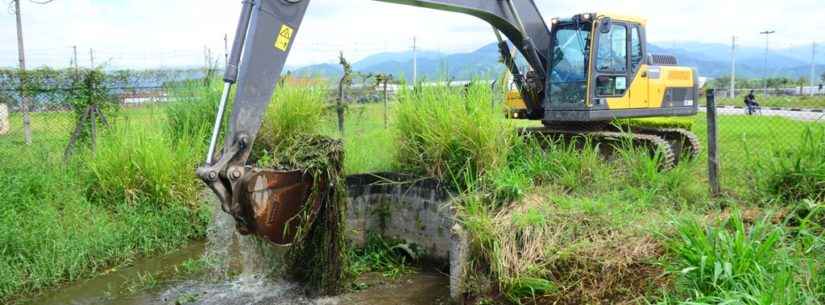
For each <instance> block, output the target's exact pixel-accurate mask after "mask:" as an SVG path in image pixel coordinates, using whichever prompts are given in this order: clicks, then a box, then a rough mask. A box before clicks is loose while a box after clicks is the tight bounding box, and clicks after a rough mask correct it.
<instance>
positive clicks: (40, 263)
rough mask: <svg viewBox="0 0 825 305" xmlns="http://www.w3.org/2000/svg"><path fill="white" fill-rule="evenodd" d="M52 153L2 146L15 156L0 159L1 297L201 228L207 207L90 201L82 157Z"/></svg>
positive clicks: (177, 240)
mask: <svg viewBox="0 0 825 305" xmlns="http://www.w3.org/2000/svg"><path fill="white" fill-rule="evenodd" d="M55 155H57V154H52V153H51V152H49V151H45V150H42V149H41V148H39V147H36V146H35V147H33V148H32V150H31V151H30V153H27V154H23V155H20V154H13V153H11V152H10V151H8V150H5V151H4V150H2V149H0V159H3V160H13V162H0V185H2V186H3V191H0V202H4V203H10V204H7V205H5V206H4V208H3V209H0V241H2V242H0V244H2V246H0V303H4V301H7V300H12V299H13V298H14V297H15V296H17V295H20V294H22V293H30V292H35V291H38V290H41V289H44V288H47V287H51V286H54V285H57V284H59V283H65V282H67V281H74V280H78V279H82V278H86V277H89V276H92V275H94V274H95V273H96V272H99V271H101V270H104V269H105V268H109V267H111V266H116V265H118V264H122V263H124V262H126V261H128V260H130V259H133V258H134V257H136V256H138V255H141V254H152V253H156V252H158V251H168V250H171V249H175V248H176V247H179V246H181V245H183V244H185V243H188V242H189V240H191V239H193V238H198V237H202V236H204V234H205V228H206V224H207V223H208V220H209V215H210V214H211V212H210V208H211V207H209V206H207V205H194V203H193V204H191V205H183V204H177V205H170V206H165V207H163V208H158V207H157V206H156V205H154V204H148V203H144V202H132V203H126V202H123V201H118V200H117V198H98V200H94V201H93V200H91V199H90V198H88V196H87V195H88V194H86V193H84V190H85V189H87V187H88V186H87V185H86V182H88V181H91V180H94V179H95V177H92V176H90V175H91V173H90V172H89V171H88V170H87V169H86V168H85V164H83V163H81V162H78V163H73V164H69V165H68V166H63V165H62V164H60V163H59V162H60V161H58V160H55V159H56V158H53V157H56V156H55ZM78 161H80V160H78ZM118 174H119V175H122V176H125V175H132V174H133V173H131V172H123V173H118ZM188 175H189V176H190V177H192V172H191V171H189V172H188ZM11 203H13V204H11ZM12 303H13V301H12ZM4 304H5V303H4Z"/></svg>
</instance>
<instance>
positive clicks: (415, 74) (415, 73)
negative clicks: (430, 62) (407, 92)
mask: <svg viewBox="0 0 825 305" xmlns="http://www.w3.org/2000/svg"><path fill="white" fill-rule="evenodd" d="M417 52H418V50H417V46H416V40H415V36H413V86H415V84H416V82H418V53H417Z"/></svg>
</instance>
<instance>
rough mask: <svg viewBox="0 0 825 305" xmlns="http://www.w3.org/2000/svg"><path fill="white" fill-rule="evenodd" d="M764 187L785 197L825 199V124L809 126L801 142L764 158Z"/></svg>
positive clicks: (776, 194)
mask: <svg viewBox="0 0 825 305" xmlns="http://www.w3.org/2000/svg"><path fill="white" fill-rule="evenodd" d="M759 167H760V169H761V171H762V173H761V175H760V176H761V177H762V179H761V180H762V183H763V184H764V189H765V190H766V191H767V192H768V193H769V194H771V195H774V196H776V197H778V198H779V199H780V200H784V201H794V202H797V201H801V200H804V199H809V200H814V201H825V128H808V129H806V130H805V132H804V133H803V134H802V141H801V142H800V143H799V145H797V146H795V147H792V148H790V149H787V150H781V151H779V152H778V153H776V154H775V155H774V156H773V158H770V159H767V160H761V163H760V164H759Z"/></svg>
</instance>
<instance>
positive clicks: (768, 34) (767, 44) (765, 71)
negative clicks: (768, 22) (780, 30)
mask: <svg viewBox="0 0 825 305" xmlns="http://www.w3.org/2000/svg"><path fill="white" fill-rule="evenodd" d="M773 33H776V31H774V30H766V31H762V32H759V34H762V35H765V66H764V68H763V71H762V77H764V78H765V96H767V95H768V51H769V50H770V41H771V39H770V37H771V34H773Z"/></svg>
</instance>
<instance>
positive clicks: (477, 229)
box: [0, 87, 825, 304]
mask: <svg viewBox="0 0 825 305" xmlns="http://www.w3.org/2000/svg"><path fill="white" fill-rule="evenodd" d="M431 90H433V91H427V90H425V91H426V92H425V93H423V95H414V94H410V93H407V95H403V94H402V96H401V97H400V101H394V102H392V103H391V104H390V106H389V113H387V117H388V118H389V120H388V126H387V127H386V128H385V126H384V116H385V114H384V107H383V105H382V104H370V105H351V106H350V107H349V108H348V111H347V114H346V120H345V134H344V137H343V140H344V145H345V154H346V156H345V158H346V159H345V171H346V173H348V174H354V173H365V172H376V171H393V170H400V169H403V170H407V171H413V172H416V173H421V174H433V175H441V176H440V178H442V179H445V180H448V181H452V183H453V184H454V185H455V187H456V188H457V190H459V191H460V193H461V194H462V196H461V198H460V199H459V201H458V202H459V203H458V206H457V209H458V210H459V218H460V219H459V220H460V221H461V222H462V223H463V225H464V226H465V228H466V229H467V230H468V232H469V233H470V234H471V242H472V245H473V249H474V250H473V263H474V265H475V266H478V268H479V270H478V272H473V281H472V283H471V284H472V285H471V287H469V288H470V290H471V292H472V293H474V294H475V295H476V296H478V300H479V302H481V303H483V302H488V303H486V304H494V303H496V302H505V303H507V302H512V303H518V302H531V301H536V303H538V304H616V303H623V304H637V303H642V304H644V303H657V304H680V303H685V302H690V304H719V303H729V304H819V303H823V302H825V259H823V258H824V257H825V238H823V236H822V234H823V233H824V232H825V230H823V228H822V225H825V221H823V219H825V214H823V213H825V202H823V197H822V196H823V195H822V193H817V190H820V191H821V190H822V189H825V188H823V186H825V177H823V172H824V171H825V131H823V130H822V129H823V128H825V127H823V125H822V124H821V123H803V122H797V121H792V120H788V119H782V118H772V117H764V116H760V117H745V116H722V117H720V118H719V133H720V134H719V139H720V140H719V147H720V150H721V151H720V154H721V166H722V184H723V190H724V192H723V194H722V196H720V197H718V198H712V197H711V196H709V195H708V186H707V174H706V168H707V166H706V157H705V156H704V155H703V157H702V158H700V159H699V160H696V161H693V162H686V163H683V164H681V165H679V166H677V167H676V168H675V169H673V170H671V171H667V172H660V171H658V170H657V168H656V160H655V159H654V158H651V157H649V156H647V154H645V153H643V152H640V151H636V150H634V149H632V148H628V147H622V148H620V154H619V156H618V157H616V158H615V160H610V161H606V160H603V159H602V158H601V157H600V156H599V154H598V152H597V151H596V150H595V149H594V148H589V149H585V150H583V151H582V150H578V149H575V148H573V147H569V146H565V145H563V144H559V143H555V144H550V145H546V144H545V145H541V146H540V145H538V144H537V143H534V142H530V141H521V140H518V139H517V138H515V137H513V136H511V134H514V133H512V131H513V130H515V128H517V126H523V124H525V123H524V122H507V121H503V119H502V116H501V115H500V113H501V112H500V110H491V109H489V102H488V101H489V99H488V98H487V96H488V95H489V92H485V91H484V90H489V89H484V88H481V87H479V88H473V89H471V91H470V93H466V94H465V95H462V93H460V92H453V91H452V90H450V89H446V88H433V89H431ZM214 100H215V93H214V90H205V93H204V94H203V95H201V96H198V97H197V98H196V99H194V100H192V101H190V103H192V104H187V105H180V104H177V105H165V106H156V107H145V108H135V109H126V110H123V111H121V112H120V113H119V114H118V115H117V116H116V117H114V118H112V121H113V125H114V128H113V129H112V130H108V131H105V132H102V136H101V139H100V142H99V143H98V150H97V153H96V155H93V154H92V153H91V152H90V151H87V150H81V151H80V153H79V155H78V156H76V157H75V159H73V160H74V161H73V162H71V163H69V164H68V165H63V164H62V161H61V156H62V150H63V148H64V147H63V146H64V145H65V141H66V139H67V138H68V133H69V131H70V130H71V127H70V126H71V125H72V124H71V120H72V117H71V114H68V113H61V114H48V115H47V114H35V115H34V117H33V127H34V128H33V130H34V139H35V141H34V144H33V145H32V146H30V147H26V146H24V145H22V130H21V129H20V124H21V120H20V118H19V117H12V124H13V127H12V134H10V135H7V136H0V160H3V162H0V181H2V183H0V185H3V186H4V190H3V192H0V202H11V203H14V204H13V205H12V206H11V208H8V209H4V210H3V211H2V214H0V240H2V241H4V242H5V241H8V242H7V243H6V245H8V246H5V245H4V246H3V247H0V300H2V299H4V298H9V297H13V296H15V295H19V294H21V293H27V292H33V291H38V290H40V289H43V288H45V287H50V286H54V285H58V284H60V283H65V282H67V281H73V280H77V279H80V278H85V277H89V276H93V275H94V274H96V273H98V272H101V271H105V270H106V269H107V268H110V267H112V266H116V265H119V264H123V263H126V262H128V261H129V260H131V259H133V258H134V257H135V256H137V255H145V254H154V253H158V252H162V251H165V250H169V249H173V248H175V247H178V246H180V245H182V244H184V243H186V242H187V241H188V240H191V239H198V238H202V237H203V236H204V229H205V226H206V224H207V223H208V219H207V217H206V215H208V213H209V210H210V207H206V206H204V205H203V204H200V201H199V200H198V197H197V196H198V194H199V193H200V191H201V189H202V187H201V186H200V184H199V182H198V181H196V179H195V178H194V175H193V174H192V173H193V171H194V168H195V166H196V165H197V164H198V162H200V160H201V159H202V156H201V155H202V154H203V151H205V149H204V147H205V143H204V142H205V141H204V139H205V137H204V134H205V132H208V127H209V125H211V120H210V119H209V117H210V115H211V112H210V111H211V110H209V108H210V107H212V106H211V105H212V104H211V103H214ZM479 101H484V102H479ZM481 104H483V107H482V106H481ZM457 105H458V106H457ZM320 120H321V121H320V122H321V123H320V124H321V126H319V127H318V128H317V130H318V131H319V132H321V133H323V134H325V135H329V136H333V137H338V135H339V133H338V130H337V127H336V126H337V124H336V119H335V115H334V114H333V113H329V112H328V113H325V114H323V115H322V116H321V117H320ZM680 120H685V121H686V122H685V123H684V124H686V125H692V129H693V130H694V132H696V133H697V134H698V135H700V137H701V138H702V140H703V143H705V138H706V137H705V133H706V129H707V124H706V121H705V119H704V118H703V117H696V118H687V119H680ZM56 121H67V122H69V124H56V123H54V122H56ZM527 124H530V123H527ZM58 125H60V126H61V127H58ZM67 126H68V127H67ZM181 126H185V127H181ZM204 126H206V127H204ZM204 129H206V130H204ZM807 129H812V130H814V131H813V135H812V136H811V137H810V138H809V139H808V140H807V141H803V135H804V134H805V132H806V130H807ZM817 132H819V133H817ZM477 147H486V148H484V149H481V150H483V151H479V149H477ZM705 149H706V147H705ZM820 149H821V150H820ZM819 152H823V153H822V156H819V157H818V155H819ZM9 160H11V161H9ZM434 168H439V170H433V169H434ZM456 173H460V175H459V174H456ZM783 183H784V184H783ZM805 186H809V187H805ZM789 188H790V189H791V190H788V189H789ZM21 219H24V221H20V220H21ZM359 266H360V265H359ZM360 268H365V267H364V266H361V267H360Z"/></svg>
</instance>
